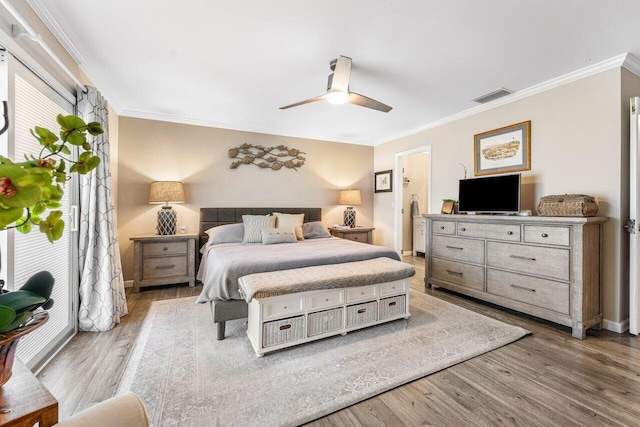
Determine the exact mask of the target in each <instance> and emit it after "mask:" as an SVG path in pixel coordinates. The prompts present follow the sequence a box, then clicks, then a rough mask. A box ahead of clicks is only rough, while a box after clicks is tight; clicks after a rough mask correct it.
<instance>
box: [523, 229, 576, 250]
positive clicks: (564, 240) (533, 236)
mask: <svg viewBox="0 0 640 427" xmlns="http://www.w3.org/2000/svg"><path fill="white" fill-rule="evenodd" d="M524 241H525V242H527V243H542V244H545V245H559V246H569V227H554V226H549V227H544V226H538V225H525V226H524Z"/></svg>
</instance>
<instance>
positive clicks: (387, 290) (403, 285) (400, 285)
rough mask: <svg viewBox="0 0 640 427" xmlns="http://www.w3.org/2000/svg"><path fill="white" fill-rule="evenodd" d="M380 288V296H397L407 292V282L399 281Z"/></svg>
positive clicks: (383, 284)
mask: <svg viewBox="0 0 640 427" xmlns="http://www.w3.org/2000/svg"><path fill="white" fill-rule="evenodd" d="M378 286H379V287H380V296H381V297H386V296H387V295H395V294H397V293H400V292H404V291H406V289H407V282H406V281H405V280H399V281H397V282H387V283H381V284H379V285H378Z"/></svg>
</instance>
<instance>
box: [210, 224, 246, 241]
mask: <svg viewBox="0 0 640 427" xmlns="http://www.w3.org/2000/svg"><path fill="white" fill-rule="evenodd" d="M205 233H207V235H208V236H209V241H208V244H210V245H217V244H218V243H242V236H243V234H244V224H227V225H219V226H217V227H213V228H210V229H208V230H207V231H205Z"/></svg>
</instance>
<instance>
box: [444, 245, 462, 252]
mask: <svg viewBox="0 0 640 427" xmlns="http://www.w3.org/2000/svg"><path fill="white" fill-rule="evenodd" d="M447 248H448V249H457V250H459V251H462V250H464V248H461V247H459V246H449V245H447Z"/></svg>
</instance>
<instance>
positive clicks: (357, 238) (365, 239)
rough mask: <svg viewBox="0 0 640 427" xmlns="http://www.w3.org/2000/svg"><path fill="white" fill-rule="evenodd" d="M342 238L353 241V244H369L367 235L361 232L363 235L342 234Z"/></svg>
mask: <svg viewBox="0 0 640 427" xmlns="http://www.w3.org/2000/svg"><path fill="white" fill-rule="evenodd" d="M342 238H343V239H346V240H353V241H354V242H362V243H368V242H369V233H367V232H363V233H344V236H343V237H342Z"/></svg>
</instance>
